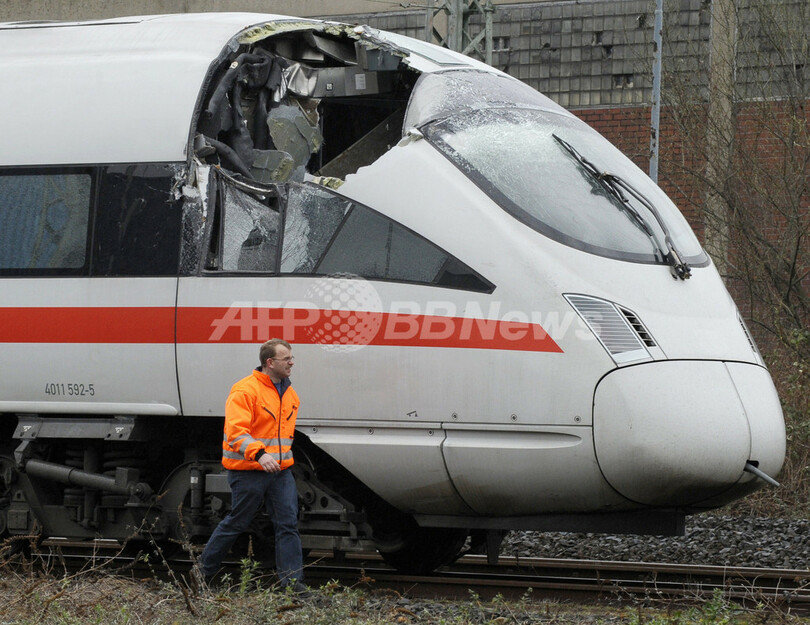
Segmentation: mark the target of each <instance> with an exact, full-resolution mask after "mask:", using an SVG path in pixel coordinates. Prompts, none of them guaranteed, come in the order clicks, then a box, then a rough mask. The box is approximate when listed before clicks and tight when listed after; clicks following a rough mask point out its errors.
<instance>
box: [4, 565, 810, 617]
mask: <svg viewBox="0 0 810 625" xmlns="http://www.w3.org/2000/svg"><path fill="white" fill-rule="evenodd" d="M43 564H44V563H42V562H38V563H37V566H34V564H33V563H31V562H30V561H27V560H25V559H22V558H20V557H15V558H14V559H13V561H12V562H11V563H6V564H5V565H3V566H0V625H11V624H14V625H90V624H93V625H96V624H98V625H101V624H104V625H135V624H138V625H146V624H153V625H200V624H210V623H222V624H228V625H255V624H257V623H278V624H280V625H296V624H301V625H304V624H306V625H319V624H323V625H336V624H357V625H388V624H400V623H401V624H425V625H478V624H494V625H507V624H512V623H515V624H530V623H538V624H539V623H547V624H551V623H561V624H562V623H581V624H583V625H584V624H588V625H592V624H593V625H599V624H602V623H604V624H605V625H623V624H627V625H714V624H717V625H736V624H740V625H742V624H749V623H750V624H754V623H756V624H764V623H777V624H792V623H807V622H808V621H806V620H802V619H799V618H797V617H793V616H789V615H787V614H784V613H782V612H779V611H777V610H776V609H773V608H771V607H768V606H766V605H760V606H758V607H757V608H755V609H748V608H742V607H740V606H738V605H736V604H733V603H730V602H729V601H728V600H727V599H726V598H725V597H724V595H723V593H722V592H721V591H716V592H715V594H714V595H713V596H712V597H711V598H710V599H708V600H706V601H702V602H698V601H695V602H694V604H693V605H692V606H691V607H679V606H677V605H675V604H670V605H663V604H662V603H660V602H659V603H656V604H655V605H651V606H648V605H646V604H642V602H640V601H636V602H632V601H630V602H628V601H627V600H625V601H624V602H623V603H622V606H621V607H615V606H614V607H610V606H607V605H605V606H594V605H590V606H583V605H575V604H571V603H564V602H561V601H559V600H553V599H551V600H550V599H543V598H539V597H535V596H534V595H533V593H532V591H531V590H528V591H526V592H525V593H524V594H523V596H521V597H520V598H518V599H516V600H510V599H506V598H504V597H503V596H502V595H500V594H498V595H495V596H494V597H492V598H489V599H485V598H482V597H480V596H479V595H477V594H476V593H473V592H470V593H469V594H468V596H467V597H466V598H464V599H462V600H455V601H453V600H439V599H422V598H413V597H408V596H403V595H401V594H399V593H397V592H395V591H393V590H390V589H383V588H377V587H376V585H375V583H374V580H372V579H370V578H367V577H364V578H362V579H361V580H359V581H358V582H357V584H355V585H353V586H345V585H342V584H340V583H338V582H336V581H331V582H328V583H326V584H324V585H322V586H321V587H320V588H316V589H314V590H313V593H312V596H311V597H307V598H306V599H300V598H298V597H296V596H295V595H293V594H291V593H287V592H282V591H280V590H279V589H278V588H277V587H276V586H274V585H273V583H272V580H270V579H269V578H267V577H263V576H262V575H261V574H260V572H259V569H258V567H257V565H256V563H255V562H253V561H251V560H245V561H243V562H242V567H241V569H240V571H239V572H238V573H237V574H236V575H235V576H234V578H233V579H231V580H229V579H228V578H226V579H225V583H224V585H223V586H222V587H220V588H218V589H215V590H209V589H199V588H196V587H195V585H194V583H193V580H192V579H191V578H190V576H188V575H184V574H181V573H178V572H176V571H173V572H169V573H164V574H163V575H161V576H160V577H161V579H158V578H155V577H150V578H148V579H134V578H133V577H132V576H125V575H123V574H121V572H120V571H119V572H118V573H113V572H111V571H107V570H106V567H105V566H104V565H97V566H94V567H92V568H88V569H87V570H84V571H81V572H79V573H68V572H67V571H65V570H62V572H61V573H58V574H57V573H56V572H55V571H53V570H52V571H50V572H48V571H44V570H43ZM167 580H168V581H167Z"/></svg>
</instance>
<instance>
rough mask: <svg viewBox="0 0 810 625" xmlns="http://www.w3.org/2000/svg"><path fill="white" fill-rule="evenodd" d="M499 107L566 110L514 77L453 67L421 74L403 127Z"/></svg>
mask: <svg viewBox="0 0 810 625" xmlns="http://www.w3.org/2000/svg"><path fill="white" fill-rule="evenodd" d="M497 107H508V108H522V107H534V108H543V109H546V110H552V111H556V110H559V111H562V110H563V109H562V108H560V107H559V106H558V105H557V104H555V103H554V102H552V101H551V100H550V99H549V98H547V97H546V96H544V95H543V94H541V93H539V92H537V91H535V90H534V89H532V88H531V87H529V86H528V85H527V84H525V83H522V82H520V81H519V80H516V79H514V78H512V77H510V76H501V75H498V74H492V73H488V72H480V71H476V70H452V71H446V72H439V73H435V74H422V75H421V76H420V77H419V80H418V81H417V82H416V85H415V86H414V89H413V94H412V95H411V100H410V102H409V103H408V111H407V112H406V114H405V122H404V125H403V128H404V129H405V130H407V129H409V128H418V127H420V126H422V124H425V123H426V122H428V121H431V120H435V119H440V118H443V117H447V116H448V115H450V114H452V113H456V112H459V111H465V110H467V111H470V110H479V109H486V108H497Z"/></svg>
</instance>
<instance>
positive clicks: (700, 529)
mask: <svg viewBox="0 0 810 625" xmlns="http://www.w3.org/2000/svg"><path fill="white" fill-rule="evenodd" d="M501 554H502V555H504V556H519V557H538V558H575V559H584V560H619V561H641V562H670V563H679V564H708V565H718V566H750V567H766V568H787V569H801V570H807V569H808V565H809V564H810V520H807V519H799V520H789V519H773V518H750V517H733V516H721V515H710V514H699V515H693V516H688V517H686V534H685V535H684V536H669V537H662V536H634V535H615V534H575V533H565V532H511V533H510V534H509V535H507V536H506V538H505V539H504V541H503V544H502V545H501Z"/></svg>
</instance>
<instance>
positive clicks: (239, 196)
mask: <svg viewBox="0 0 810 625" xmlns="http://www.w3.org/2000/svg"><path fill="white" fill-rule="evenodd" d="M224 193H225V211H224V217H225V226H224V237H223V244H222V269H223V270H224V271H262V272H274V271H275V270H276V256H277V253H276V252H277V250H278V236H279V226H280V216H279V213H278V212H277V211H275V210H273V209H271V208H270V207H269V206H268V205H267V204H265V203H262V202H261V201H259V200H258V199H257V198H255V197H253V196H252V195H249V194H247V193H243V192H241V191H239V190H238V189H235V188H234V187H233V186H231V185H227V184H226V185H225V188H224Z"/></svg>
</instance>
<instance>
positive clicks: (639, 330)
mask: <svg viewBox="0 0 810 625" xmlns="http://www.w3.org/2000/svg"><path fill="white" fill-rule="evenodd" d="M616 308H618V309H619V311H620V312H621V313H622V314H623V315H624V318H625V319H627V323H629V324H630V327H631V328H633V331H634V332H635V333H636V334H637V335H638V338H640V339H641V342H642V343H644V345H646V346H647V347H656V344H655V339H653V337H652V336H650V333H649V332H648V331H647V328H645V327H644V324H643V323H641V320H640V319H639V318H638V317H637V316H636V314H635V313H634V312H632V311H630V310H627V309H626V308H622V307H621V306H617V307H616Z"/></svg>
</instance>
